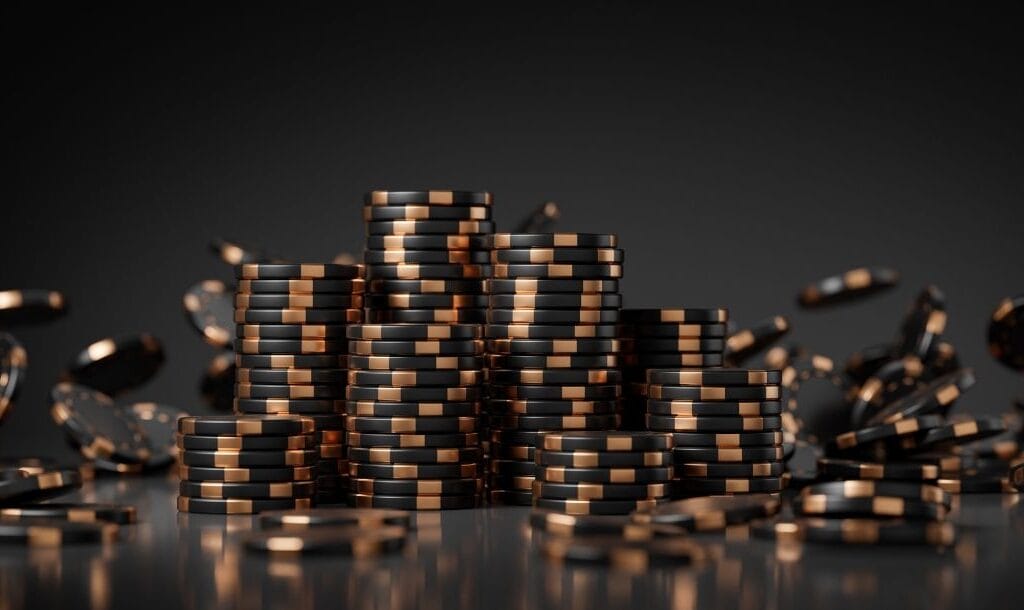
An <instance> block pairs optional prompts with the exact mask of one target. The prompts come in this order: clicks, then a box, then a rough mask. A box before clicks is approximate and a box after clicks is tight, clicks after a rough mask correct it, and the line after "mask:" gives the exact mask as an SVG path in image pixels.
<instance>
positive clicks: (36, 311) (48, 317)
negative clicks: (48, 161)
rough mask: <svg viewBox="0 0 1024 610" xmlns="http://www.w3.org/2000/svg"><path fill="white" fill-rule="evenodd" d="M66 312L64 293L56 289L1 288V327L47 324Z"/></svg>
mask: <svg viewBox="0 0 1024 610" xmlns="http://www.w3.org/2000/svg"><path fill="white" fill-rule="evenodd" d="M66 313H67V302H66V300H65V298H64V294H63V293H61V292H58V291H56V290H43V289H37V288H27V289H22V290H0V328H7V327H14V326H28V325H34V324H45V323H48V322H52V321H53V320H56V319H58V318H60V317H62V316H64V315H65V314H66Z"/></svg>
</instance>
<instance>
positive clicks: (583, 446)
mask: <svg viewBox="0 0 1024 610" xmlns="http://www.w3.org/2000/svg"><path fill="white" fill-rule="evenodd" d="M672 447H673V440H672V435H671V434H667V433H659V432H560V433H548V434H543V435H542V437H541V444H540V446H539V447H537V449H536V451H535V455H536V463H537V472H536V480H535V481H534V482H533V505H534V506H535V507H537V508H542V509H547V510H553V511H558V512H563V513H567V514H570V515H627V514H629V513H632V512H634V511H641V512H643V511H648V510H651V509H653V508H654V507H655V506H657V505H658V503H660V502H663V501H665V500H667V499H668V498H669V494H670V486H671V482H672V475H673V467H672Z"/></svg>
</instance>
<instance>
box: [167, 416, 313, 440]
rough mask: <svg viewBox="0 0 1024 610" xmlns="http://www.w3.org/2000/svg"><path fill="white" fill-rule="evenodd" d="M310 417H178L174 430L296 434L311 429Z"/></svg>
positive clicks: (197, 433)
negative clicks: (176, 426)
mask: <svg viewBox="0 0 1024 610" xmlns="http://www.w3.org/2000/svg"><path fill="white" fill-rule="evenodd" d="M313 426H314V422H313V419H312V418H309V417H300V416H297V415H265V416H257V415H249V416H236V415H204V416H201V417H200V416H189V417H182V418H181V419H179V420H178V432H180V433H181V434H184V435H191V436H296V435H301V434H310V433H311V432H313Z"/></svg>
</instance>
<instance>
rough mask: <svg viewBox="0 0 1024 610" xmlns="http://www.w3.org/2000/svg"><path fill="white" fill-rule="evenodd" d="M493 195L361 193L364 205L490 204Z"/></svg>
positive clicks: (473, 192)
mask: <svg viewBox="0 0 1024 610" xmlns="http://www.w3.org/2000/svg"><path fill="white" fill-rule="evenodd" d="M493 202H494V197H493V195H491V193H488V192H487V191H451V190H413V191H384V190H377V191H369V192H367V193H366V194H365V195H363V203H364V204H366V205H378V206H389V205H401V206H405V205H410V204H414V205H454V206H460V205H491V204H492V203H493Z"/></svg>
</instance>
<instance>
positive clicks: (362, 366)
mask: <svg viewBox="0 0 1024 610" xmlns="http://www.w3.org/2000/svg"><path fill="white" fill-rule="evenodd" d="M348 365H349V368H351V369H353V370H361V371H423V370H455V371H459V370H478V369H482V368H483V367H484V366H485V365H486V361H485V360H484V357H483V356H349V357H348Z"/></svg>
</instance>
